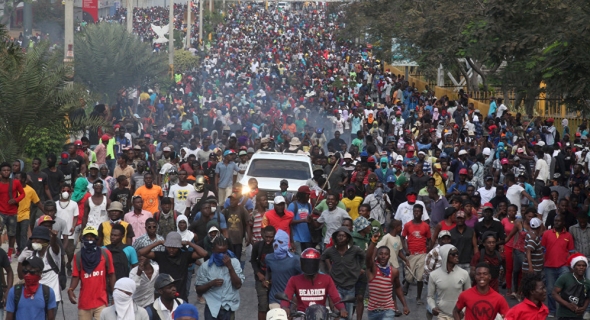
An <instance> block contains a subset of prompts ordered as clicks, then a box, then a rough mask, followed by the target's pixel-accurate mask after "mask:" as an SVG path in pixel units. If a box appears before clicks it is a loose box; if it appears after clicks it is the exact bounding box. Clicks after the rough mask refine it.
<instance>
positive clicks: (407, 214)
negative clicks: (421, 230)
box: [394, 188, 430, 230]
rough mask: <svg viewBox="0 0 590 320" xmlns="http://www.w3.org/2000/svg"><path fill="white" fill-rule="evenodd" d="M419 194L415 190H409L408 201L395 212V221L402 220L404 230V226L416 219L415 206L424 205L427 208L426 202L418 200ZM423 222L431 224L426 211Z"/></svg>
mask: <svg viewBox="0 0 590 320" xmlns="http://www.w3.org/2000/svg"><path fill="white" fill-rule="evenodd" d="M417 197H418V194H417V193H416V191H414V189H412V188H408V189H407V191H406V199H407V200H408V201H406V202H402V203H400V205H399V206H398V207H397V211H396V212H395V217H394V219H395V220H400V221H401V222H402V230H403V226H404V225H405V224H406V223H408V222H410V221H411V220H413V219H414V205H416V204H419V205H422V207H423V208H426V206H425V205H424V202H422V201H420V200H416V199H417ZM422 221H424V222H426V223H430V216H429V215H428V213H427V212H426V209H425V210H423V211H422Z"/></svg>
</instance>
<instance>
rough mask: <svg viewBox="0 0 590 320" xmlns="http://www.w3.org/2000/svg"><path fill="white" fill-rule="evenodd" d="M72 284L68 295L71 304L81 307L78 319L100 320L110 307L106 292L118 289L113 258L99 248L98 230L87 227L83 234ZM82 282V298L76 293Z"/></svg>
mask: <svg viewBox="0 0 590 320" xmlns="http://www.w3.org/2000/svg"><path fill="white" fill-rule="evenodd" d="M74 261H75V263H74V265H73V270H72V281H71V283H70V287H69V288H68V296H69V298H70V302H71V303H72V304H78V319H79V320H93V319H94V320H99V319H100V313H101V312H102V310H103V309H104V308H106V307H107V305H108V303H109V300H108V296H107V290H108V291H111V292H112V290H113V288H114V286H115V267H114V266H113V257H112V255H111V252H110V251H109V250H107V249H104V248H101V247H99V246H98V231H97V230H96V229H95V228H93V227H91V226H88V227H86V228H85V229H84V230H83V231H82V247H81V248H80V251H78V252H77V253H76V254H75V255H74ZM78 283H81V287H80V298H79V299H77V298H76V294H75V293H74V290H76V287H77V286H78Z"/></svg>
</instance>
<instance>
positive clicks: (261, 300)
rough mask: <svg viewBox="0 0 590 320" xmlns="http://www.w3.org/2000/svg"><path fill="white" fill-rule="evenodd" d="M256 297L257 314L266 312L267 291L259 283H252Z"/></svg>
mask: <svg viewBox="0 0 590 320" xmlns="http://www.w3.org/2000/svg"><path fill="white" fill-rule="evenodd" d="M254 283H255V288H256V296H257V297H258V312H268V310H269V308H268V289H267V288H265V287H263V286H262V282H261V281H258V280H256V281H254Z"/></svg>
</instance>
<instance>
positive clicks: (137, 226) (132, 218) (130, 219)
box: [124, 210, 154, 241]
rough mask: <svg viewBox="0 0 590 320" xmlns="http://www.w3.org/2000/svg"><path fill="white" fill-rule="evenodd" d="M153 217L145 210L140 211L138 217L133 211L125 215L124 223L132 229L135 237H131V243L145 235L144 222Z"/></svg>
mask: <svg viewBox="0 0 590 320" xmlns="http://www.w3.org/2000/svg"><path fill="white" fill-rule="evenodd" d="M153 216H154V215H153V214H152V213H151V212H149V211H147V210H141V214H139V215H138V214H135V212H134V211H131V212H127V213H126V214H125V219H124V220H125V222H127V223H129V224H130V225H131V227H133V233H135V237H133V240H132V241H135V239H137V238H139V237H141V236H143V235H144V234H146V233H147V231H145V221H146V220H147V219H149V218H152V217H153Z"/></svg>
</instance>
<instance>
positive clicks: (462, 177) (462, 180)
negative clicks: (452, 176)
mask: <svg viewBox="0 0 590 320" xmlns="http://www.w3.org/2000/svg"><path fill="white" fill-rule="evenodd" d="M466 180H467V169H465V168H463V169H461V170H459V181H458V182H455V183H453V184H452V185H451V187H450V188H449V190H448V192H447V198H449V197H451V196H453V195H460V194H461V193H464V192H467V187H468V186H470V184H469V183H467V181H466Z"/></svg>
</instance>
